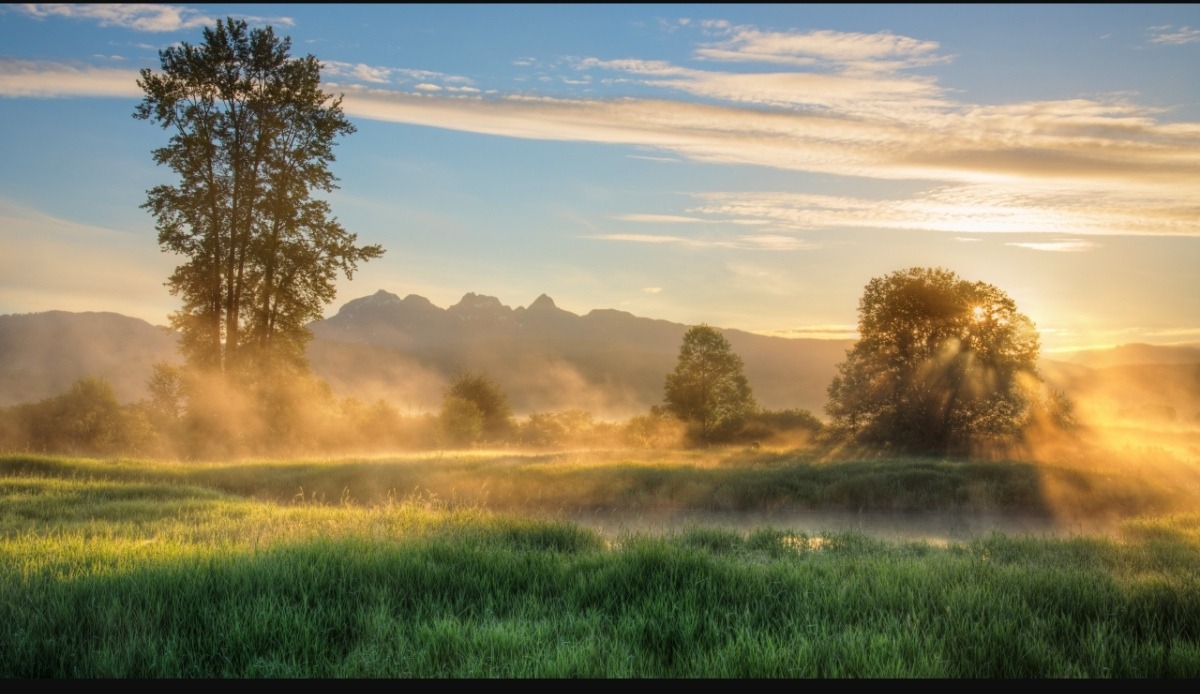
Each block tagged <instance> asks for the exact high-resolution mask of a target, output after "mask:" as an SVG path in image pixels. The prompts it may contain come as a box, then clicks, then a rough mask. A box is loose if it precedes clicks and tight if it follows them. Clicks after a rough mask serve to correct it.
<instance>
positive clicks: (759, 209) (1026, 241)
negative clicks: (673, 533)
mask: <svg viewBox="0 0 1200 694" xmlns="http://www.w3.org/2000/svg"><path fill="white" fill-rule="evenodd" d="M225 16H235V17H241V18H245V19H247V20H248V21H249V22H250V23H251V24H254V25H260V26H261V25H264V24H270V25H272V26H274V27H275V29H276V31H277V32H278V33H280V34H284V35H287V36H290V37H291V38H292V41H293V53H294V54H296V55H303V54H307V53H312V54H313V55H315V56H316V57H317V58H318V59H319V60H320V61H321V62H322V63H323V64H324V72H323V79H324V81H325V88H326V90H327V91H329V92H331V93H336V94H343V95H344V108H345V111H346V113H347V114H348V115H349V116H350V118H351V120H352V122H353V123H354V124H355V125H356V126H357V128H358V132H356V133H355V134H353V135H351V136H349V137H347V138H345V139H343V140H342V141H341V143H340V144H339V146H338V147H337V161H336V162H335V163H334V164H333V167H332V168H333V171H334V173H335V174H336V175H337V176H338V177H339V178H340V179H341V180H340V185H341V188H340V189H339V190H338V191H336V192H335V193H333V194H332V195H331V197H330V200H331V204H332V207H333V212H334V214H335V215H336V216H337V217H338V218H339V219H340V220H341V222H342V223H343V225H344V226H346V227H347V228H348V229H349V230H350V231H352V232H355V233H357V234H358V237H359V240H360V241H362V242H366V243H380V244H382V245H383V246H384V247H385V248H386V249H387V253H386V255H385V256H384V257H383V258H381V259H378V260H374V261H371V262H369V263H367V264H364V265H362V266H360V269H359V272H358V273H357V274H356V275H355V278H354V279H353V280H352V281H345V282H342V284H341V285H340V291H339V295H338V299H337V300H336V301H335V302H334V304H332V305H331V306H330V309H329V311H330V313H332V312H333V311H336V309H337V307H338V306H340V305H341V304H342V303H344V302H345V301H348V300H350V299H353V298H356V297H359V296H363V295H366V294H370V293H373V292H375V291H376V290H377V289H386V290H388V291H391V292H394V293H396V294H399V295H401V296H404V295H407V294H410V293H413V294H421V295H423V296H426V297H428V298H429V299H430V300H432V301H433V302H434V303H435V304H438V305H440V306H443V307H445V306H448V305H450V304H453V303H455V302H457V301H458V299H459V298H460V297H461V296H462V295H463V294H465V293H467V292H476V293H482V294H490V295H493V296H497V297H499V298H500V300H501V301H502V302H503V303H505V304H508V305H510V306H513V307H516V306H523V305H528V304H529V303H531V302H532V301H533V300H534V298H536V297H537V296H538V295H539V294H541V293H543V292H544V293H546V294H549V295H550V296H552V297H554V299H555V300H556V302H557V303H558V305H559V306H560V307H562V308H565V309H567V310H571V311H574V312H576V313H586V312H587V311H589V310H591V309H593V308H619V309H623V310H626V311H630V312H632V313H634V314H637V315H642V316H649V317H654V318H664V319H668V320H672V321H676V322H680V323H687V324H696V323H700V322H706V323H709V324H711V325H716V326H720V327H726V328H739V329H743V330H750V331H755V332H760V333H765V334H774V335H785V336H798V337H806V336H820V337H849V336H853V329H854V324H855V321H856V308H857V303H858V298H859V296H860V295H861V292H862V288H863V286H864V285H865V284H866V283H867V282H868V281H869V280H870V279H871V278H872V277H875V276H879V275H882V274H886V273H888V272H891V271H893V270H898V269H902V268H906V267H910V266H913V265H925V266H942V267H946V268H949V269H951V270H954V271H955V272H957V273H958V274H959V275H961V276H963V277H964V278H966V279H970V280H983V281H986V282H991V283H993V284H995V285H997V286H998V287H1000V288H1001V289H1003V290H1004V291H1006V292H1007V293H1008V294H1009V295H1011V296H1012V297H1013V298H1014V299H1015V300H1016V301H1017V305H1018V307H1019V308H1020V309H1021V310H1022V311H1023V312H1024V313H1026V314H1027V315H1029V316H1030V318H1032V319H1033V320H1034V322H1035V323H1036V324H1037V325H1038V327H1039V329H1040V330H1041V331H1042V342H1043V345H1044V347H1045V348H1046V350H1047V351H1053V350H1058V349H1067V348H1075V347H1087V346H1099V345H1112V344H1123V343H1129V342H1149V343H1156V344H1170V343H1181V342H1200V272H1198V270H1200V68H1198V67H1197V66H1200V6H1198V5H1194V4H1193V5H1150V6H1144V5H1136V6H1135V5H1085V6H1077V5H1008V6H1004V5H996V6H992V5H985V6H978V5H957V6H956V5H950V6H941V5H936V6H935V5H917V6H905V5H900V6H896V5H879V6H871V5H827V6H808V5H761V6H755V5H707V4H706V5H661V6H656V5H595V6H579V5H564V6H553V5H552V6H542V5H538V6H521V5H514V6H492V5H487V6H470V5H450V6H447V5H428V6H420V5H417V6H412V5H350V6H333V5H282V4H281V5H196V6H187V5H169V6H168V5H3V6H0V152H2V153H3V159H2V161H3V165H2V166H0V249H2V252H0V313H27V312H33V311H44V310H51V309H63V310H73V311H105V310H108V311H117V312H121V313H125V314H128V315H135V316H138V317H141V318H144V319H146V320H149V321H151V322H154V323H157V324H165V323H166V321H167V315H168V314H169V313H170V312H171V311H172V310H173V309H174V308H175V306H176V302H175V299H174V298H173V297H171V296H170V295H169V294H168V293H167V290H166V289H165V287H164V286H163V281H164V280H165V279H166V277H167V275H168V274H169V273H170V271H171V269H172V268H173V267H174V265H175V264H176V262H177V259H176V258H173V257H171V256H168V255H165V254H163V253H161V252H160V251H159V250H158V247H157V243H156V240H155V231H154V224H153V220H152V218H151V217H150V215H149V214H148V213H147V212H146V211H144V210H142V209H139V205H141V203H142V202H144V201H145V194H146V190H147V189H148V188H151V187H152V186H154V185H157V184H159V183H165V182H170V180H171V178H170V172H169V171H168V170H166V169H162V168H159V167H156V166H155V165H154V163H153V161H152V160H151V157H150V152H151V150H152V149H154V148H155V147H159V146H162V145H163V144H165V142H166V138H167V135H166V134H165V133H164V132H163V131H161V130H160V129H159V128H158V127H157V126H154V125H152V124H150V123H148V122H145V121H138V120H135V119H134V118H133V117H132V113H133V109H134V106H135V105H136V104H137V102H138V101H139V100H140V97H139V90H138V87H137V85H136V83H135V80H136V78H137V71H138V70H140V69H142V68H151V69H157V68H158V66H159V61H158V51H159V50H160V49H162V48H164V47H167V46H170V45H173V44H176V43H178V42H181V41H184V42H189V43H193V44H197V43H200V42H201V41H202V34H201V31H202V27H203V26H204V25H206V24H210V23H211V22H212V21H214V20H215V19H216V18H219V17H225Z"/></svg>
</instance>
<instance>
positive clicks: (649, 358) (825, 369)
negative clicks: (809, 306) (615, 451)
mask: <svg viewBox="0 0 1200 694" xmlns="http://www.w3.org/2000/svg"><path fill="white" fill-rule="evenodd" d="M688 327H689V326H687V325H684V324H681V323H672V322H670V321H665V320H658V319H652V318H641V317H638V316H635V315H633V314H631V313H628V312H626V311H619V310H616V309H595V310H592V311H589V312H588V313H587V314H585V315H582V316H580V315H577V314H575V313H572V312H570V311H566V310H564V309H561V308H559V307H558V306H557V304H555V302H554V299H552V298H550V297H549V296H548V295H546V294H541V295H539V296H538V297H537V298H536V299H534V300H533V301H532V302H531V303H530V304H529V306H528V307H517V308H511V307H509V306H507V305H505V304H503V303H501V302H500V300H499V299H497V298H496V297H492V296H486V295H481V294H475V293H471V292H469V293H467V294H465V295H463V297H462V299H461V300H459V302H458V303H456V304H454V305H452V306H449V307H447V308H445V309H441V308H438V307H437V306H434V305H433V304H432V303H431V302H430V301H429V300H428V299H425V298H424V297H421V296H417V295H414V294H410V295H408V296H406V297H404V298H403V299H401V298H400V297H399V296H398V295H396V294H392V293H390V292H387V291H383V290H380V291H378V292H376V293H374V294H372V295H370V296H365V297H361V298H358V299H354V300H352V301H349V302H347V303H346V304H345V305H343V306H342V308H341V309H340V310H339V311H338V312H337V314H336V315H334V316H332V317H330V318H328V319H326V320H322V321H317V322H315V323H313V324H311V325H310V328H311V329H312V331H313V334H314V335H315V336H316V338H317V340H315V341H314V344H313V348H312V349H310V356H311V357H312V360H313V367H314V369H315V370H317V371H318V373H319V374H321V375H322V377H323V378H327V379H328V380H329V381H330V382H331V383H332V384H334V386H335V388H336V389H339V390H357V389H359V387H358V386H355V385H353V384H354V382H355V381H361V380H363V379H364V378H366V377H365V376H364V375H363V374H362V373H361V372H359V373H355V372H354V370H353V369H352V368H350V367H351V365H350V364H345V365H344V366H343V365H339V366H338V367H337V368H333V366H332V365H331V364H330V363H329V361H326V359H327V358H328V359H333V358H334V355H333V354H332V353H331V352H332V351H333V350H331V348H330V346H329V344H328V343H340V344H341V345H343V346H349V345H358V346H367V347H370V348H371V350H370V352H369V354H368V353H364V354H363V355H362V356H361V359H362V360H367V361H370V362H372V363H374V364H376V365H377V367H379V368H383V369H384V370H388V371H391V370H392V369H390V368H388V367H387V364H386V362H387V361H388V359H387V358H386V356H385V355H386V354H387V353H388V352H389V351H390V352H393V353H395V355H396V358H398V359H399V358H402V359H405V360H409V361H415V362H416V363H417V364H419V365H420V366H421V367H423V368H424V369H425V370H426V371H427V372H429V371H432V372H434V373H436V374H440V375H441V377H442V378H449V377H450V375H451V374H452V373H453V372H454V371H455V370H456V369H474V370H483V371H487V372H488V373H489V374H490V375H491V376H492V377H493V378H495V379H496V380H497V381H499V382H500V383H501V385H503V386H505V387H506V389H507V390H508V391H509V394H510V398H511V400H512V401H513V405H514V407H515V408H517V409H518V410H535V409H536V410H546V409H550V410H554V409H568V408H571V407H580V408H582V409H589V410H593V411H596V412H597V414H610V415H613V416H625V415H628V414H631V413H634V412H644V411H645V410H646V409H648V408H649V406H650V405H654V404H659V403H660V402H661V400H662V384H663V379H664V378H665V377H666V374H667V373H668V372H669V371H670V370H671V369H672V368H674V365H675V360H676V358H677V355H678V353H679V345H680V343H681V342H682V340H683V334H684V333H685V332H686V331H687V329H688ZM723 333H724V334H725V336H726V338H727V339H729V341H730V344H731V345H732V346H733V348H734V351H735V352H737V353H738V354H739V355H740V356H741V357H742V359H743V360H744V361H745V363H746V375H747V378H748V379H749V380H750V383H751V386H752V387H753V388H754V392H755V395H756V397H757V398H758V400H759V402H760V403H761V404H763V405H764V406H766V407H771V408H775V409H779V408H803V409H809V410H812V411H814V412H816V411H819V410H820V409H821V408H822V407H823V405H824V401H825V389H826V388H827V387H828V384H829V381H830V380H831V379H832V378H833V375H834V368H835V364H836V363H837V362H839V361H841V360H842V358H844V356H845V352H846V350H847V349H849V347H850V346H851V345H852V344H853V343H852V342H851V341H849V340H816V339H796V338H782V337H770V336H765V335H756V334H754V333H748V332H744V331H740V330H724V331H723ZM322 365H323V366H322ZM322 369H323V370H322ZM427 375H428V374H427Z"/></svg>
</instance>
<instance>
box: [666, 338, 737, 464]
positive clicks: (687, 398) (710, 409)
mask: <svg viewBox="0 0 1200 694" xmlns="http://www.w3.org/2000/svg"><path fill="white" fill-rule="evenodd" d="M743 367H744V365H743V363H742V358H741V357H739V356H738V355H736V354H734V352H733V348H732V347H731V346H730V345H729V341H728V340H726V339H725V336H724V335H722V334H721V333H720V332H719V331H718V330H716V329H715V328H711V327H709V326H707V325H698V326H695V327H693V328H691V329H689V330H688V331H687V333H685V334H684V336H683V344H682V345H681V346H680V348H679V361H678V363H677V364H676V366H675V370H674V371H672V372H671V373H669V374H667V380H666V384H665V385H664V388H663V390H664V394H663V400H664V407H665V409H666V410H667V411H668V412H670V413H671V414H672V415H674V416H676V417H678V418H679V419H680V420H682V421H684V422H685V423H686V424H687V425H688V430H689V433H690V434H691V436H692V437H693V438H694V439H695V440H697V441H700V442H704V443H712V442H716V441H720V440H722V439H723V438H724V437H727V436H729V435H731V434H732V433H733V432H735V431H736V430H737V429H738V427H740V426H741V424H742V422H743V421H744V420H745V418H746V416H747V415H749V414H750V413H751V412H753V411H754V410H755V408H756V404H755V402H754V395H753V393H752V392H751V390H750V384H749V382H748V381H747V380H746V375H745V374H744V373H743Z"/></svg>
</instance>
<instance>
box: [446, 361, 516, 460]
mask: <svg viewBox="0 0 1200 694" xmlns="http://www.w3.org/2000/svg"><path fill="white" fill-rule="evenodd" d="M441 417H442V425H443V430H444V431H445V432H446V434H447V435H448V436H449V437H450V439H451V441H452V442H455V443H476V442H479V441H489V442H497V441H503V440H506V439H507V438H508V437H509V436H511V435H512V433H513V429H514V425H513V421H512V409H511V408H510V407H509V405H508V398H507V397H506V396H505V395H504V392H503V391H502V390H500V386H499V385H497V384H496V382H495V381H493V380H492V379H491V378H489V377H488V376H487V374H482V373H472V372H469V371H468V372H462V373H459V374H458V375H457V376H455V378H454V381H453V382H452V383H451V384H450V386H449V387H448V388H447V389H446V394H445V396H444V397H443V399H442V414H441ZM447 427H449V428H447Z"/></svg>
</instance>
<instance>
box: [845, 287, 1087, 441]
mask: <svg viewBox="0 0 1200 694" xmlns="http://www.w3.org/2000/svg"><path fill="white" fill-rule="evenodd" d="M858 316H859V320H858V330H859V335H860V337H859V340H858V342H857V343H856V344H855V345H854V347H853V348H852V349H851V350H850V351H849V352H847V355H846V361H845V362H843V363H842V364H840V365H839V367H838V374H837V376H836V377H835V378H834V379H833V382H832V383H831V384H830V386H829V402H828V404H827V406H826V412H827V413H828V414H829V415H830V417H831V418H832V423H833V425H834V427H835V428H836V429H839V430H841V431H843V432H845V433H847V434H849V435H850V437H851V438H852V439H853V440H855V441H857V442H860V443H866V444H873V445H881V446H884V447H887V448H892V449H895V450H900V451H908V452H917V453H967V452H971V451H973V450H975V449H977V448H979V447H980V446H987V445H997V444H998V445H1010V444H1012V443H1015V442H1016V441H1017V440H1018V439H1019V438H1020V436H1021V434H1022V432H1023V431H1024V430H1025V428H1026V427H1027V426H1028V425H1029V423H1030V422H1031V420H1032V419H1033V418H1034V417H1035V416H1037V415H1038V414H1039V413H1040V412H1044V411H1045V410H1046V409H1047V408H1052V409H1054V408H1057V410H1058V412H1057V415H1058V416H1059V419H1060V420H1061V419H1064V418H1065V417H1066V414H1065V411H1064V408H1065V406H1066V403H1065V400H1064V399H1062V398H1061V396H1059V395H1058V394H1056V393H1050V392H1049V391H1048V389H1046V388H1045V386H1044V384H1042V382H1041V379H1040V377H1039V375H1038V372H1037V359H1038V352H1039V350H1040V343H1039V338H1038V334H1037V331H1036V329H1035V327H1034V324H1033V322H1032V321H1030V320H1029V318H1027V317H1026V316H1024V315H1023V314H1021V313H1020V312H1018V311H1017V307H1016V303H1015V302H1014V301H1013V300H1012V298H1010V297H1009V296H1008V295H1007V294H1005V293H1004V292H1002V291H1001V290H999V289H997V288H996V287H994V286H992V285H990V284H987V283H984V282H969V281H967V280H963V279H961V278H959V277H958V276H957V275H956V274H955V273H953V272H951V271H949V270H945V269H942V268H919V267H918V268H910V269H907V270H900V271H897V272H893V273H892V274H890V275H887V276H885V277H876V278H874V279H872V280H871V281H870V282H869V283H868V284H867V286H866V289H865V290H864V292H863V295H862V298H861V300H860V302H859V308H858Z"/></svg>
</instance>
